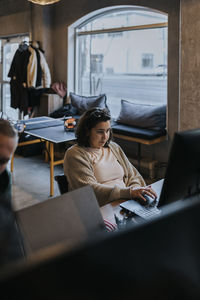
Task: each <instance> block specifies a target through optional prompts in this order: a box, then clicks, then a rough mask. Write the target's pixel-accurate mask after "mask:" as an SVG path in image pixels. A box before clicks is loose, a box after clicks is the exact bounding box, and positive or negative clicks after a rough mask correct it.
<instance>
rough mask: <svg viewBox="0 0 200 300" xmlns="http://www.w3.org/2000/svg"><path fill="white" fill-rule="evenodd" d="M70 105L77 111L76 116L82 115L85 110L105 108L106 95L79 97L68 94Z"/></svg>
mask: <svg viewBox="0 0 200 300" xmlns="http://www.w3.org/2000/svg"><path fill="white" fill-rule="evenodd" d="M69 95H70V99H71V104H72V105H73V106H74V107H75V108H76V109H77V110H78V114H79V115H82V114H83V113H84V112H85V111H86V110H88V109H90V108H92V107H100V108H105V107H106V108H107V105H106V95H105V94H102V95H99V96H88V97H87V96H80V95H76V94H74V93H70V94H69Z"/></svg>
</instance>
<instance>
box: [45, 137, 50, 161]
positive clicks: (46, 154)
mask: <svg viewBox="0 0 200 300" xmlns="http://www.w3.org/2000/svg"><path fill="white" fill-rule="evenodd" d="M45 147H46V148H45V151H44V161H45V162H48V161H49V154H48V151H49V141H46V142H45Z"/></svg>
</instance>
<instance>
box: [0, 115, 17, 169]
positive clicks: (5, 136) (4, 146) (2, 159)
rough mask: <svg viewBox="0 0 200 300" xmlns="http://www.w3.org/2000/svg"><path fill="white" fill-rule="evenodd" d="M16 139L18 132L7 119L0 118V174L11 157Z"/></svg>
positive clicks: (15, 145)
mask: <svg viewBox="0 0 200 300" xmlns="http://www.w3.org/2000/svg"><path fill="white" fill-rule="evenodd" d="M17 141H18V134H17V131H16V130H15V129H14V127H13V126H12V125H11V124H10V122H9V121H7V120H4V119H0V174H1V173H3V171H4V170H5V169H6V166H7V164H8V162H9V160H10V158H11V157H12V154H13V153H14V151H15V149H16V147H17Z"/></svg>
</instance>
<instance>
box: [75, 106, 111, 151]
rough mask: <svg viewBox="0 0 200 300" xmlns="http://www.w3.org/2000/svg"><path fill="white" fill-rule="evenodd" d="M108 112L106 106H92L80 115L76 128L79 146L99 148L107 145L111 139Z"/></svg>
mask: <svg viewBox="0 0 200 300" xmlns="http://www.w3.org/2000/svg"><path fill="white" fill-rule="evenodd" d="M110 120H111V116H110V112H109V110H108V109H106V108H103V109H102V108H98V107H94V108H91V109H89V110H87V111H86V112H84V113H83V115H82V116H81V117H80V119H79V121H78V125H77V128H76V138H77V143H78V145H79V146H83V147H92V148H100V147H107V146H108V144H109V142H110V141H111V139H112V130H111V124H110Z"/></svg>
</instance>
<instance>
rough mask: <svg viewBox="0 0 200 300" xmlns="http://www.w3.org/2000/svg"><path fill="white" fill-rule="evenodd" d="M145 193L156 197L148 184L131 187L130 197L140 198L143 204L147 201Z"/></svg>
mask: <svg viewBox="0 0 200 300" xmlns="http://www.w3.org/2000/svg"><path fill="white" fill-rule="evenodd" d="M145 195H146V196H149V197H151V198H153V199H156V198H157V194H156V192H155V191H154V190H153V189H152V188H151V186H150V185H148V186H145V187H138V188H133V189H131V198H132V199H140V200H142V202H143V204H145V203H146V201H147V200H146V198H145Z"/></svg>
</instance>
